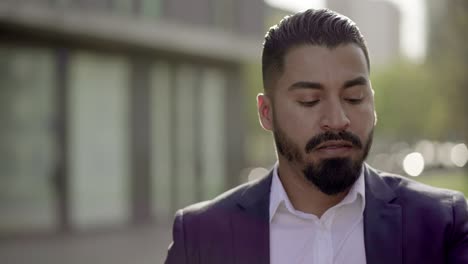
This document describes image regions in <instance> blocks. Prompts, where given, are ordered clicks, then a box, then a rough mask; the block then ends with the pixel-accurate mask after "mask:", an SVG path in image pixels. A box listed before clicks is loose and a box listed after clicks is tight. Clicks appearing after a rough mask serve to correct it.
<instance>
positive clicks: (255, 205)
mask: <svg viewBox="0 0 468 264" xmlns="http://www.w3.org/2000/svg"><path fill="white" fill-rule="evenodd" d="M271 179H272V172H270V173H269V174H268V176H266V177H264V178H262V179H260V180H258V181H256V182H254V183H252V184H251V185H250V186H249V187H248V188H247V189H246V190H245V191H244V193H243V194H242V195H241V197H240V199H239V200H238V206H239V208H240V210H237V211H236V212H234V213H233V214H232V215H231V226H232V231H233V240H234V241H233V244H234V258H235V261H234V263H238V264H241V263H242V264H247V263H252V264H253V263H255V264H257V263H259V264H268V263H270V222H269V211H268V207H269V203H270V186H271Z"/></svg>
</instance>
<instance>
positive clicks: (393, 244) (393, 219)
mask: <svg viewBox="0 0 468 264" xmlns="http://www.w3.org/2000/svg"><path fill="white" fill-rule="evenodd" d="M365 168H366V172H365V176H366V209H365V211H364V241H365V247H366V259H367V263H380V264H390V263H391V264H398V263H402V261H403V250H402V237H403V228H402V208H401V206H400V205H399V204H397V203H395V201H396V198H397V196H396V194H395V192H394V191H393V190H392V189H391V188H390V186H388V185H387V184H386V183H385V181H384V180H383V179H382V177H380V176H379V175H378V173H377V171H375V170H374V169H373V168H371V167H369V166H367V165H366V166H365Z"/></svg>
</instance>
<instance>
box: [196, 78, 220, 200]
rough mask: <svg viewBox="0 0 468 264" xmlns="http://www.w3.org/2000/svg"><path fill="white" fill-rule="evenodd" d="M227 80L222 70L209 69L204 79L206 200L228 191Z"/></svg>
mask: <svg viewBox="0 0 468 264" xmlns="http://www.w3.org/2000/svg"><path fill="white" fill-rule="evenodd" d="M225 82H226V80H225V77H224V75H223V72H222V71H221V70H218V69H206V70H204V71H203V74H202V79H201V85H200V89H201V100H202V102H201V126H200V127H201V129H202V131H201V144H200V147H201V149H200V152H201V166H200V167H201V176H200V177H201V186H202V196H203V197H202V198H203V199H212V198H214V197H215V196H216V195H217V194H219V193H221V192H222V191H223V190H224V188H225V181H224V179H225V177H226V172H225V151H226V150H225V144H224V142H225V137H224V135H225V131H224V129H225V126H224V114H225V111H224V105H225V102H224V92H225V87H226V84H225Z"/></svg>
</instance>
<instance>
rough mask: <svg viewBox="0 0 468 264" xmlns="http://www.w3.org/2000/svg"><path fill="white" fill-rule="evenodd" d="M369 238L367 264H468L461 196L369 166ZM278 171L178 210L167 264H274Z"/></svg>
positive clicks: (467, 223) (466, 212)
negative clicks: (272, 221)
mask: <svg viewBox="0 0 468 264" xmlns="http://www.w3.org/2000/svg"><path fill="white" fill-rule="evenodd" d="M364 175H365V182H366V209H365V211H364V241H365V248H366V259H367V263H369V264H374V263H378V264H398V263H408V264H413V263H424V264H430V263H452V264H455V263H457V264H468V209H467V202H466V200H465V198H464V197H463V195H462V194H460V193H458V192H454V191H449V190H443V189H438V188H433V187H429V186H426V185H423V184H420V183H417V182H414V181H411V180H408V179H405V178H402V177H400V176H397V175H392V174H388V173H383V172H379V171H376V170H374V169H372V168H370V167H369V166H367V165H366V166H365V173H364ZM271 179H272V173H271V172H270V174H269V175H268V176H266V177H264V178H262V179H260V180H257V181H254V182H249V183H246V184H244V185H241V186H239V187H237V188H235V189H233V190H230V191H228V192H226V193H224V194H222V195H220V196H219V197H217V198H215V199H213V200H211V201H206V202H202V203H198V204H195V205H192V206H189V207H187V208H185V209H183V210H179V211H178V212H177V214H176V217H175V221H174V226H173V243H172V244H171V245H170V247H169V252H168V256H167V259H166V263H167V264H176V263H177V264H182V263H197V264H210V263H213V264H215V263H216V264H219V263H221V264H234V263H236V264H247V263H255V264H259V263H263V264H266V263H269V262H270V252H269V250H270V248H269V246H270V243H269V210H268V208H269V200H270V185H271Z"/></svg>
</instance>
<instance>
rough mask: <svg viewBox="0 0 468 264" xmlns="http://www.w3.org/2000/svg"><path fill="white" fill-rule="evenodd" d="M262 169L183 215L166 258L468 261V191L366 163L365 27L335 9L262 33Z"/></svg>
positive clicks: (369, 101)
mask: <svg viewBox="0 0 468 264" xmlns="http://www.w3.org/2000/svg"><path fill="white" fill-rule="evenodd" d="M262 64H263V65H262V70H263V82H264V92H265V93H264V94H260V95H258V97H257V102H258V114H259V118H260V123H261V125H262V126H263V128H265V129H266V130H269V131H272V133H273V136H274V140H275V145H276V149H277V155H278V162H277V163H276V165H275V166H274V168H273V170H272V171H271V172H270V173H269V174H268V175H267V176H265V177H264V178H262V179H259V180H257V181H254V182H249V183H246V184H244V185H241V186H239V187H237V188H235V189H233V190H230V191H228V192H226V193H224V194H222V195H220V196H219V197H217V198H215V199H213V200H211V201H206V202H203V203H199V204H195V205H192V206H189V207H188V208H185V209H183V210H180V211H178V212H177V214H176V218H175V222H174V227H173V243H172V244H171V246H170V247H169V253H168V256H167V260H166V263H203V264H207V263H226V264H227V263H239V264H240V263H242V264H245V263H265V264H266V263H337V264H340V263H380V264H385V263H388V264H390V263H392V264H396V263H458V264H461V263H468V210H467V203H466V200H465V198H464V197H463V195H462V194H460V193H457V192H454V191H449V190H442V189H437V188H432V187H429V186H426V185H422V184H419V183H416V182H413V181H410V180H407V179H405V178H402V177H399V176H397V175H392V174H388V173H384V172H380V171H377V170H375V169H373V168H371V167H369V166H368V165H366V164H365V163H364V160H365V159H366V156H367V154H368V152H369V149H370V146H371V143H372V134H373V130H374V126H375V124H376V122H377V118H376V114H375V111H374V92H373V90H372V87H371V83H370V80H369V70H370V67H369V58H368V52H367V47H366V44H365V41H364V39H363V36H362V35H361V33H360V32H359V29H358V28H357V27H356V25H355V24H354V23H353V22H352V21H351V20H349V19H348V18H346V17H344V16H342V15H340V14H337V13H335V12H333V11H330V10H307V11H304V12H301V13H297V14H295V15H293V16H290V17H286V18H285V19H283V20H282V21H281V22H280V23H279V24H278V25H277V26H275V27H272V28H271V29H270V30H269V32H268V33H267V35H266V37H265V43H264V48H263V56H262Z"/></svg>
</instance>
